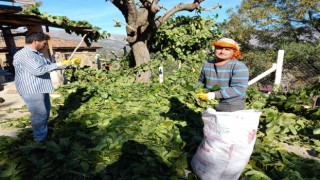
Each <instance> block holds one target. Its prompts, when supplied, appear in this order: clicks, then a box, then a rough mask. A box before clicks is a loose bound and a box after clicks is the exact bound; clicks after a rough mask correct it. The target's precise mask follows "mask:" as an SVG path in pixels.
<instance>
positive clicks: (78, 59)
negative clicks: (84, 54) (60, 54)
mask: <svg viewBox="0 0 320 180" xmlns="http://www.w3.org/2000/svg"><path fill="white" fill-rule="evenodd" d="M70 60H71V62H72V64H76V65H79V64H80V63H81V59H80V58H72V59H70Z"/></svg>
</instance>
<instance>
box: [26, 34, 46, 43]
mask: <svg viewBox="0 0 320 180" xmlns="http://www.w3.org/2000/svg"><path fill="white" fill-rule="evenodd" d="M49 39H50V36H49V35H47V34H45V33H43V32H31V33H28V34H27V35H26V40H25V42H26V44H31V43H32V42H33V41H44V40H49Z"/></svg>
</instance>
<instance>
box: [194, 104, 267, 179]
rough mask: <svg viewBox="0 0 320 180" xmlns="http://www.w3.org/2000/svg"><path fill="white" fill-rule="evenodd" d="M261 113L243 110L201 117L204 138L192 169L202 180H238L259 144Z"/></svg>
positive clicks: (210, 113) (208, 113)
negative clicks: (258, 131)
mask: <svg viewBox="0 0 320 180" xmlns="http://www.w3.org/2000/svg"><path fill="white" fill-rule="evenodd" d="M260 115H261V112H260V111H256V110H241V111H235V112H216V111H215V110H214V109H211V108H209V109H207V110H206V111H205V112H204V113H203V114H202V120H203V122H204V128H203V133H204V138H203V140H202V142H201V144H200V146H199V147H198V150H197V152H196V154H195V155H194V157H193V159H192V162H191V165H192V168H193V170H194V172H195V173H196V174H197V176H198V177H199V178H201V179H203V180H211V179H212V180H219V179H221V180H233V179H238V178H239V177H240V175H241V173H242V171H243V169H244V168H245V166H246V164H247V163H248V161H249V159H250V156H251V154H252V150H253V146H254V144H255V141H256V132H257V128H258V125H259V118H260Z"/></svg>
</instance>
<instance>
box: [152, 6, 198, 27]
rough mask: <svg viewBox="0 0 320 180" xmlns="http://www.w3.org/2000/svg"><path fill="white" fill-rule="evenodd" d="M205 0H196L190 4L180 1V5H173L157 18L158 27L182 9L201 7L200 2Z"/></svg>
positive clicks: (188, 9) (189, 9) (190, 9)
mask: <svg viewBox="0 0 320 180" xmlns="http://www.w3.org/2000/svg"><path fill="white" fill-rule="evenodd" d="M203 1H204V0H194V1H193V3H189V4H184V3H180V4H179V5H177V6H175V7H173V8H172V9H171V10H169V11H168V12H167V13H165V14H164V15H163V16H162V17H159V18H157V19H156V22H155V24H156V27H157V28H158V27H159V26H161V24H162V23H163V22H165V21H166V20H168V19H169V18H170V17H171V16H172V15H174V14H175V13H177V12H180V11H190V12H191V11H193V10H195V9H200V3H201V2H203Z"/></svg>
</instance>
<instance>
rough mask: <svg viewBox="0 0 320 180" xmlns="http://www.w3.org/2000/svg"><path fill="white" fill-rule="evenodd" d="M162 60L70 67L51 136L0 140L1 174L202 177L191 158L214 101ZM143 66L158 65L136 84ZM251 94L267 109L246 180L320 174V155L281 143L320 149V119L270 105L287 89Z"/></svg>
mask: <svg viewBox="0 0 320 180" xmlns="http://www.w3.org/2000/svg"><path fill="white" fill-rule="evenodd" d="M160 64H161V65H164V66H165V67H166V66H167V64H165V63H164V62H162V61H153V63H150V64H146V65H144V66H141V67H139V68H135V69H125V70H123V71H121V70H118V71H116V72H113V71H111V72H110V71H109V72H106V71H96V70H92V69H87V68H77V69H69V70H68V71H67V74H68V76H69V79H70V80H71V79H72V81H71V82H70V83H69V84H67V85H65V86H63V87H61V88H60V89H59V92H60V93H61V97H60V98H56V99H53V109H52V115H51V119H50V122H49V130H50V133H49V136H48V141H47V142H45V143H40V144H39V143H34V142H32V132H31V130H30V129H25V130H23V131H22V133H21V134H20V135H19V138H18V139H10V138H0V143H1V146H0V152H1V153H0V177H1V179H11V178H21V177H24V178H29V179H43V178H52V179H56V178H68V179H75V178H77V179H88V178H89V179H95V178H97V179H102V178H106V179H146V178H150V179H197V177H196V175H195V174H194V173H193V172H192V170H191V166H190V161H191V158H192V157H193V155H194V153H195V151H196V149H197V148H198V146H199V143H200V142H201V140H202V127H203V124H202V121H201V113H202V112H203V111H204V110H205V109H206V108H208V107H212V106H213V105H212V104H206V103H203V102H201V101H199V100H198V99H197V97H196V95H195V93H196V92H197V91H198V90H200V89H193V88H191V87H192V86H193V85H194V82H196V79H197V76H198V74H197V73H194V74H193V73H192V67H189V66H183V68H181V69H180V70H176V71H172V72H171V74H170V76H165V81H164V83H162V84H160V83H158V77H157V76H156V75H157V67H158V66H159V65H160ZM143 69H151V70H152V72H153V75H154V76H153V79H152V83H149V84H144V83H139V84H137V83H135V82H134V76H133V74H136V72H140V71H143ZM190 70H191V71H190ZM247 94H248V98H247V108H248V109H250V108H253V109H259V110H261V111H262V112H263V114H262V116H261V119H260V126H259V132H258V134H257V142H256V145H255V148H254V152H253V154H252V156H251V159H250V162H249V163H248V165H247V167H246V169H245V170H244V172H243V174H242V176H241V179H250V178H251V179H283V178H290V179H314V178H316V179H317V178H319V177H320V175H319V172H320V171H319V162H318V161H316V160H310V159H304V158H301V157H299V156H297V155H294V154H292V153H288V152H287V151H285V150H284V149H283V148H282V147H281V145H280V143H282V142H285V143H289V144H296V143H299V144H300V145H303V146H306V147H310V149H313V150H314V151H315V152H319V151H318V149H319V147H320V143H319V140H317V139H319V137H318V136H319V135H318V133H317V132H315V133H314V134H312V133H313V131H312V130H313V129H314V127H315V126H316V125H317V124H316V123H318V122H319V119H318V120H310V119H307V118H305V117H303V116H299V115H296V114H294V113H292V112H284V111H280V110H278V107H277V106H272V107H270V106H269V103H268V102H269V101H270V100H269V98H272V97H273V96H275V97H278V96H281V94H278V95H277V94H274V95H265V94H262V93H259V92H258V91H256V90H254V89H251V88H250V89H249V90H248V93H247ZM279 108H280V106H279ZM24 123H25V122H24ZM318 125H319V123H318Z"/></svg>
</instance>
